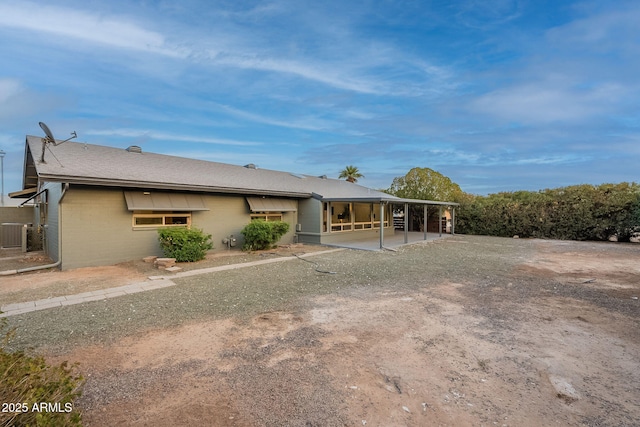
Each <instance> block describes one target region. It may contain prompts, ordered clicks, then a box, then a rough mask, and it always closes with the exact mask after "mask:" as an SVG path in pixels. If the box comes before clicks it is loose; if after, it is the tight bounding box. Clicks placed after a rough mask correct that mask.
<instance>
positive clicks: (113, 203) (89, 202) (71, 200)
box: [60, 186, 297, 269]
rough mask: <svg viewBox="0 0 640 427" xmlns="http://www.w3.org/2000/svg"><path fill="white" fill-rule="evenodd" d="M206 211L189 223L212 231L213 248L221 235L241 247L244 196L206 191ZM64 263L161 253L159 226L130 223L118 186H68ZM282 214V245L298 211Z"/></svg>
mask: <svg viewBox="0 0 640 427" xmlns="http://www.w3.org/2000/svg"><path fill="white" fill-rule="evenodd" d="M204 200H205V204H206V206H207V208H208V209H209V210H208V211H200V212H193V213H192V218H191V226H192V227H195V228H199V229H202V230H203V231H204V232H205V233H207V234H211V235H212V241H213V244H214V250H217V251H222V250H227V247H226V246H225V245H224V244H223V243H222V239H223V238H224V237H227V236H229V235H234V237H236V239H237V242H238V243H237V246H236V247H235V248H234V250H240V248H241V247H242V243H243V239H242V235H241V234H240V231H241V230H242V228H244V226H245V225H246V224H248V223H249V221H250V211H249V206H248V204H247V201H246V199H245V197H243V196H224V195H205V196H204ZM60 212H61V214H60V221H61V227H62V268H63V269H70V268H78V267H86V266H96V265H109V264H115V263H119V262H124V261H129V260H133V259H139V258H142V257H145V256H148V255H158V256H161V255H162V252H161V250H160V246H159V244H158V233H157V228H148V229H139V228H136V229H134V228H133V225H132V215H133V213H132V212H130V211H129V210H128V209H127V204H126V201H125V198H124V195H123V192H122V190H121V189H104V188H90V187H74V186H71V187H70V188H69V190H68V191H67V192H66V194H65V197H64V199H63V201H62V204H61V209H60ZM283 219H284V220H285V221H287V222H288V223H289V224H290V229H289V232H288V233H287V234H286V235H285V236H284V237H283V238H282V239H281V240H280V243H281V244H285V243H292V242H293V239H294V235H295V224H296V222H297V213H296V212H287V213H285V214H284V216H283Z"/></svg>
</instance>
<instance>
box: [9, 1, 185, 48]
mask: <svg viewBox="0 0 640 427" xmlns="http://www.w3.org/2000/svg"><path fill="white" fill-rule="evenodd" d="M0 26H5V27H12V28H18V29H22V30H26V31H31V32H39V33H40V32H43V33H49V34H53V35H56V36H61V37H68V38H72V39H76V40H79V41H84V42H87V43H97V44H101V45H104V46H112V47H115V48H123V49H130V50H137V51H145V52H151V53H156V54H162V55H167V56H172V57H176V58H183V57H185V56H187V55H188V52H186V51H184V50H182V49H179V48H177V47H171V46H169V45H168V44H167V42H166V39H165V37H164V36H163V35H162V34H160V33H158V32H155V31H150V30H148V29H145V28H143V27H142V26H140V25H138V24H136V23H135V22H132V21H131V20H129V19H127V18H126V17H122V16H120V17H119V16H107V15H102V14H98V13H89V12H84V11H80V10H76V9H71V8H65V7H59V6H49V5H43V4H36V3H31V2H24V1H19V2H14V1H9V2H3V3H0Z"/></svg>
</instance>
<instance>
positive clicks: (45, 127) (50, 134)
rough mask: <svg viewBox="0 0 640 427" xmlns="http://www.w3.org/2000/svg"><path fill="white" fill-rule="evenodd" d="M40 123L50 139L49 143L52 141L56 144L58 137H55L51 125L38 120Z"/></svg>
mask: <svg viewBox="0 0 640 427" xmlns="http://www.w3.org/2000/svg"><path fill="white" fill-rule="evenodd" d="M38 124H39V125H40V127H41V128H42V130H43V131H44V134H45V135H47V139H48V141H47V142H49V143H51V144H53V145H56V139H55V138H54V137H53V133H51V129H49V126H47V125H46V124H44V123H43V122H38Z"/></svg>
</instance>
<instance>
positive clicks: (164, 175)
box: [10, 136, 455, 269]
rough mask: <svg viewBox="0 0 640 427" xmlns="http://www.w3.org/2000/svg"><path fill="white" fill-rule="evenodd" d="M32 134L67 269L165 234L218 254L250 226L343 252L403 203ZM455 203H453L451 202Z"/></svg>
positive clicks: (151, 246) (50, 223)
mask: <svg viewBox="0 0 640 427" xmlns="http://www.w3.org/2000/svg"><path fill="white" fill-rule="evenodd" d="M46 142H47V141H46V140H45V139H43V138H40V137H35V136H27V138H26V144H25V157H24V178H23V179H24V180H23V190H21V191H17V192H15V193H11V194H10V197H14V198H23V199H25V201H29V200H34V201H35V215H34V216H35V218H34V223H35V224H37V225H38V226H39V227H38V228H39V229H40V230H42V234H43V240H44V242H43V246H44V248H45V251H46V253H47V254H48V255H49V256H50V257H51V258H52V259H53V260H54V261H56V262H57V263H58V264H59V265H60V267H61V268H62V269H71V268H77V267H84V266H96V265H107V264H114V263H118V262H123V261H127V260H132V259H137V258H141V257H144V256H148V255H161V252H160V247H159V244H158V240H157V229H158V228H159V227H171V226H188V227H197V228H200V229H202V230H203V231H204V232H205V233H207V234H211V235H212V237H213V242H214V246H215V248H214V250H226V249H227V245H225V244H223V243H222V242H223V240H224V241H229V238H230V237H231V236H234V237H235V239H237V242H238V246H241V245H242V236H241V234H240V231H241V230H242V229H243V228H244V226H245V225H246V224H248V223H249V222H250V221H251V220H252V219H255V218H262V219H265V220H267V221H269V220H282V221H286V222H287V223H289V224H290V231H289V232H288V233H287V234H286V235H285V236H283V237H282V239H281V241H280V242H281V243H293V242H301V243H316V244H329V245H340V244H341V243H343V242H346V241H348V240H349V239H353V238H354V236H357V237H359V238H362V237H365V236H367V237H371V238H372V239H373V238H379V240H380V247H382V245H383V238H384V235H385V233H386V234H387V235H388V234H393V233H394V225H393V216H392V206H393V205H403V204H404V205H405V206H406V205H407V203H418V204H424V205H425V206H426V204H427V203H428V204H439V205H442V206H444V205H447V206H452V204H451V203H448V202H429V201H418V200H405V199H400V198H397V197H394V196H391V195H389V194H386V193H382V192H380V191H376V190H372V189H369V188H366V187H363V186H360V185H357V184H353V183H350V182H346V181H341V180H336V179H329V178H327V177H326V176H321V177H316V176H308V175H299V174H293V173H288V172H280V171H273V170H266V169H260V168H257V167H255V166H254V165H252V164H248V165H246V166H236V165H230V164H225V163H217V162H210V161H204V160H197V159H187V158H182V157H175V156H169V155H162V154H154V153H148V152H145V151H143V150H142V149H141V148H140V147H137V146H131V147H128V148H126V149H121V148H113V147H106V146H100V145H93V144H85V143H79V142H70V141H69V142H65V143H64V144H59V145H54V144H48V143H46ZM453 205H455V204H453Z"/></svg>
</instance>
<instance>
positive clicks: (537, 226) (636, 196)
mask: <svg viewBox="0 0 640 427" xmlns="http://www.w3.org/2000/svg"><path fill="white" fill-rule="evenodd" d="M456 220H457V223H456V231H458V232H459V233H468V234H485V235H491V236H503V237H509V236H513V235H515V234H517V235H519V236H520V237H537V238H547V239H565V240H607V239H608V238H609V237H610V236H612V235H615V236H617V238H618V241H628V240H629V238H630V237H631V236H632V235H633V234H634V233H635V232H637V231H639V230H640V185H638V184H636V183H626V182H623V183H620V184H602V185H599V186H594V185H573V186H569V187H561V188H555V189H546V190H542V191H538V192H531V191H517V192H514V193H507V192H505V193H497V194H490V195H488V196H485V197H483V196H474V197H471V198H468V199H466V200H463V201H462V202H461V204H460V207H459V209H457V210H456Z"/></svg>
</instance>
